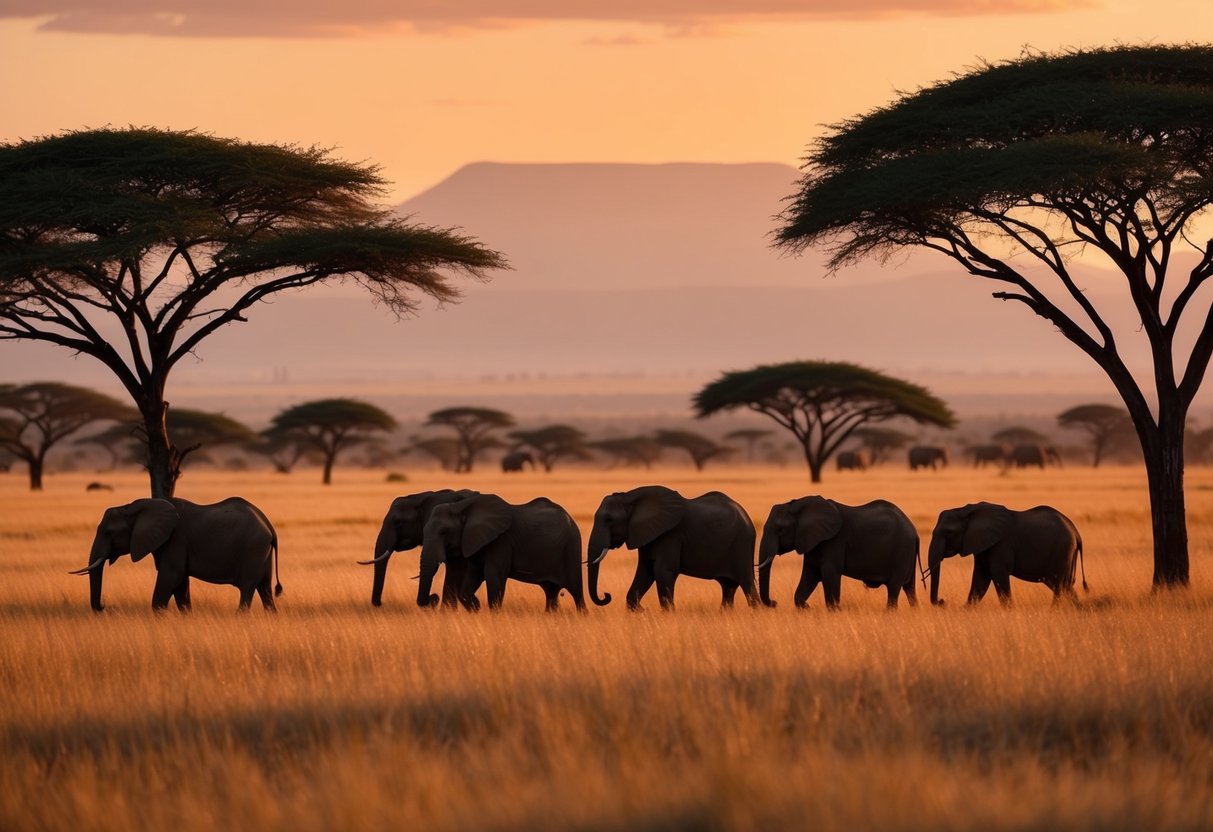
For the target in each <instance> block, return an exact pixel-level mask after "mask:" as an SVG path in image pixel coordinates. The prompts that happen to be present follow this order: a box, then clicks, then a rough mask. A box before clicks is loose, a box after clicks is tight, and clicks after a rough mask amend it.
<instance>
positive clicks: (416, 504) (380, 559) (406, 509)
mask: <svg viewBox="0 0 1213 832" xmlns="http://www.w3.org/2000/svg"><path fill="white" fill-rule="evenodd" d="M479 493H480V492H479V491H469V490H467V489H464V490H460V491H452V490H451V489H449V488H444V489H442V490H441V491H420V492H418V493H416V494H409V495H408V496H405V497H397V498H396V499H394V500H392V504H391V505H390V506H388V510H387V514H385V515H384V516H383V524H382V525H381V526H380V527H379V535H378V537H376V538H375V552H374V555H375V557H374V558H373V559H371V560H360V561H358V562H359V563H360V564H362V565H363V566H369V565H371V564H374V566H375V578H374V583H373V584H372V586H371V603H372V604H373V605H374V606H376V607H378V606H381V605H382V604H383V581H384V579H385V578H386V577H387V567H388V562H389V560H390V559H391V557H392V553H393V552H403V551H406V550H408V549H416V548H417V547H418V546H420V545H421V532H422V530H423V529H424V528H425V524H426V521H428V520H429V519H430V513H431V512H432V511H433V510H434V507H435V506H438V505H441V504H442V503H452V502H455V501H456V500H466V499H467V498H468V497H475V496H476V495H477V494H479ZM464 567H465V563H464V561H458V562H455V563H448V564H447V565H446V574H445V575H444V576H443V581H442V603H443V604H445V605H446V606H448V607H452V606H454V605H455V604H457V603H458V602H459V600H460V596H459V590H460V587H461V586H462V584H463V577H464V572H465V571H466V569H465V568H464ZM467 600H468V602H469V603H472V604H473V606H478V605H479V602H478V601H476V600H475V596H472V597H471V598H469V599H467ZM473 602H474V603H473Z"/></svg>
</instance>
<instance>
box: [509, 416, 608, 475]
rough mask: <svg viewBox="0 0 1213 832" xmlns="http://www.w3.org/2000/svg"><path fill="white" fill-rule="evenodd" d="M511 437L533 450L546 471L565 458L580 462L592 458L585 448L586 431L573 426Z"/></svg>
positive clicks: (521, 431)
mask: <svg viewBox="0 0 1213 832" xmlns="http://www.w3.org/2000/svg"><path fill="white" fill-rule="evenodd" d="M509 436H510V438H511V439H514V440H516V441H517V442H519V443H520V444H523V445H527V446H529V447H531V448H533V449H534V451H535V455H536V456H537V457H538V458H539V463H540V464H541V465H542V466H543V470H545V471H551V470H552V468H553V466H555V464H556V462H557V460H559V459H561V458H564V457H568V458H569V459H579V460H586V459H589V458H590V453H589V451H588V450H586V446H585V441H586V436H585V431H583V430H581V429H580V428H575V427H573V426H572V425H548V426H547V427H542V428H535V429H533V430H516V431H513V432H511V433H510V435H509Z"/></svg>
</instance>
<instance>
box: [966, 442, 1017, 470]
mask: <svg viewBox="0 0 1213 832" xmlns="http://www.w3.org/2000/svg"><path fill="white" fill-rule="evenodd" d="M972 453H973V467H974V468H985V467H986V466H987V465H997V466H999V467H1003V466H1005V465H1006V464H1007V462H1008V461H1009V460H1010V455H1011V449H1010V448H1008V447H1007V446H1006V445H977V446H975V447H974V448H973V449H972Z"/></svg>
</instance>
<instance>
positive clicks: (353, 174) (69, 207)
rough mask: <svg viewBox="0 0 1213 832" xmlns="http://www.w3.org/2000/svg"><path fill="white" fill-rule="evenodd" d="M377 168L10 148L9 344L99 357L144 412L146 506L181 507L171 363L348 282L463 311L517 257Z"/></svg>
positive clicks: (2, 155)
mask: <svg viewBox="0 0 1213 832" xmlns="http://www.w3.org/2000/svg"><path fill="white" fill-rule="evenodd" d="M384 187H385V182H384V180H383V179H382V177H381V176H380V175H379V172H378V170H377V168H375V167H374V166H372V165H367V164H360V163H351V162H345V161H341V160H338V159H335V158H333V157H332V156H331V155H330V153H329V152H328V151H327V150H324V149H321V148H314V147H313V148H301V147H295V146H281V145H266V144H253V143H246V142H240V141H237V140H234V139H224V138H217V137H213V136H208V135H204V134H201V133H197V132H193V131H185V132H177V131H169V130H156V129H151V128H127V129H101V130H81V131H75V132H69V133H63V134H60V135H55V136H49V137H46V138H40V139H34V140H30V141H22V142H15V143H7V144H0V340H4V339H9V340H35V341H43V342H47V343H51V344H56V345H58V346H61V347H64V348H67V349H71V350H74V351H76V352H78V353H81V354H84V355H88V356H90V357H92V358H94V359H96V360H98V361H100V362H102V363H103V364H104V365H105V366H106V367H107V368H108V369H109V370H110V371H111V372H112V373H113V374H114V375H115V376H116V377H117V378H118V380H119V381H120V382H121V383H122V385H123V386H124V387H125V388H126V390H127V392H128V393H129V394H130V396H131V398H132V399H133V400H134V403H135V405H136V406H137V407H138V409H139V411H140V414H141V416H142V418H143V422H144V429H145V432H146V433H147V435H148V441H149V465H148V469H149V472H150V478H151V490H152V495H153V496H157V497H167V496H171V494H172V488H173V482H174V480H175V477H174V470H175V468H176V467H177V466H178V465H179V462H180V460H179V459H178V458H177V453H178V450H177V447H176V445H175V442H174V440H173V438H172V437H171V435H170V434H169V433H168V431H167V430H166V428H165V412H166V410H167V408H168V404H167V402H166V401H165V388H166V385H167V381H168V376H169V373H170V371H171V370H172V368H173V366H174V365H175V364H176V363H177V362H179V361H180V360H181V359H182V358H184V357H185V356H186V355H189V354H190V353H191V352H193V351H194V350H196V349H197V348H198V347H199V346H200V345H201V344H202V342H203V341H204V340H205V339H206V338H207V337H209V336H210V335H211V334H213V333H214V332H216V331H217V330H218V329H220V328H221V327H223V326H226V325H228V324H230V323H233V322H237V321H244V320H246V315H247V313H248V311H249V310H250V309H251V308H252V307H253V306H254V305H256V304H257V303H258V302H260V301H262V300H264V299H266V298H267V297H269V296H271V295H273V294H275V293H277V292H281V291H287V290H293V289H299V288H304V287H307V286H312V285H315V284H318V283H325V282H335V281H352V282H355V283H357V284H359V285H361V286H363V287H365V288H366V289H367V290H368V291H369V292H370V293H371V295H372V296H373V297H374V298H375V299H376V300H378V301H379V302H381V303H383V304H384V305H385V306H387V307H388V308H389V309H391V310H393V311H395V312H396V313H397V314H408V313H410V312H413V311H415V310H416V309H417V307H418V304H419V300H418V298H419V297H420V296H429V297H431V298H434V299H436V300H438V301H452V300H455V299H456V298H457V296H458V292H457V290H456V288H455V287H454V286H453V285H452V284H451V283H450V281H449V277H448V276H449V275H450V274H451V273H463V274H465V275H469V276H472V277H476V278H483V277H485V276H486V274H487V273H488V272H489V271H491V270H493V269H497V268H502V267H504V266H505V261H504V259H503V258H502V257H501V255H500V254H498V253H497V252H495V251H491V250H489V249H487V248H485V247H483V246H482V245H480V244H479V243H478V242H476V241H475V240H473V239H471V238H470V237H466V236H464V235H462V234H459V233H456V232H454V231H450V230H446V229H439V228H429V227H424V226H419V225H410V224H408V223H405V222H403V221H402V220H400V219H399V218H397V217H395V216H393V215H392V214H391V212H390V211H388V210H387V209H386V208H383V207H381V206H380V205H379V203H378V200H380V199H381V198H382V196H383V195H384Z"/></svg>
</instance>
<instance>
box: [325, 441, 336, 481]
mask: <svg viewBox="0 0 1213 832" xmlns="http://www.w3.org/2000/svg"><path fill="white" fill-rule="evenodd" d="M336 461H337V451H336V449H326V450H325V452H324V479H323V480H322V482H323V483H324V484H325V485H332V484H333V463H334V462H336Z"/></svg>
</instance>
